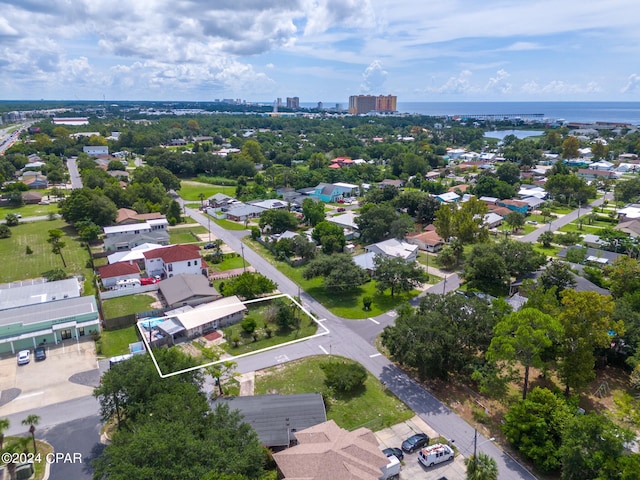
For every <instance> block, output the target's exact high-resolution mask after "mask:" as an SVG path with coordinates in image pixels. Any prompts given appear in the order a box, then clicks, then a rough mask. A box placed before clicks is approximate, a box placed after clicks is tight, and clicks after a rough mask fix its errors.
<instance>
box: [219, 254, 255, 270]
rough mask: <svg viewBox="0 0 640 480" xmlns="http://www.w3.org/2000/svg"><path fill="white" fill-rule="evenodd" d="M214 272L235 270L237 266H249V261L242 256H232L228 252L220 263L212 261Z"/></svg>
mask: <svg viewBox="0 0 640 480" xmlns="http://www.w3.org/2000/svg"><path fill="white" fill-rule="evenodd" d="M209 266H210V267H211V270H213V271H214V272H224V271H225V270H233V269H235V268H242V267H249V266H250V265H249V262H247V261H244V262H243V261H242V257H241V256H239V255H238V256H232V255H230V254H227V255H225V256H224V260H223V261H222V262H220V263H212V264H210V265H209Z"/></svg>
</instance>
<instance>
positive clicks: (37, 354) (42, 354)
mask: <svg viewBox="0 0 640 480" xmlns="http://www.w3.org/2000/svg"><path fill="white" fill-rule="evenodd" d="M33 357H34V358H35V359H36V362H39V361H41V360H44V359H45V358H47V350H46V349H45V348H44V347H38V348H36V349H35V350H34V351H33Z"/></svg>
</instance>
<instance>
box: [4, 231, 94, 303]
mask: <svg viewBox="0 0 640 480" xmlns="http://www.w3.org/2000/svg"><path fill="white" fill-rule="evenodd" d="M53 229H57V230H62V232H63V235H62V241H63V242H64V243H65V244H66V245H65V247H64V248H63V249H62V255H63V256H64V259H65V261H66V262H67V266H66V268H65V267H64V266H63V264H62V260H61V258H60V255H54V254H53V253H51V245H49V244H48V243H47V238H48V237H49V233H48V232H49V230H53ZM11 232H12V235H11V237H9V238H3V239H0V264H1V265H2V268H1V269H0V282H11V281H16V280H26V279H28V278H38V277H41V276H42V273H43V272H46V271H48V270H52V269H54V268H64V270H65V271H66V272H67V273H68V274H69V275H75V274H83V275H84V277H85V292H84V294H85V295H87V294H88V295H91V294H92V293H93V292H94V289H93V288H91V282H90V279H91V278H92V275H93V272H92V271H91V269H89V268H86V266H87V261H88V260H89V253H88V252H87V249H86V248H84V247H83V246H82V244H81V242H80V239H79V238H78V236H77V235H76V232H75V230H74V229H73V227H71V226H69V225H67V224H66V223H65V222H64V221H63V220H60V219H56V220H42V221H38V222H25V223H20V224H19V225H17V226H15V227H11ZM27 247H30V248H31V250H32V251H33V253H32V254H30V255H27V254H26V248H27Z"/></svg>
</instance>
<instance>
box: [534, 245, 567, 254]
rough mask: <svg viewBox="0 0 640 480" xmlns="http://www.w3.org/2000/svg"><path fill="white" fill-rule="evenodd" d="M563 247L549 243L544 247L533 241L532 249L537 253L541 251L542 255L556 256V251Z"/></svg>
mask: <svg viewBox="0 0 640 480" xmlns="http://www.w3.org/2000/svg"><path fill="white" fill-rule="evenodd" d="M563 248H564V247H557V246H554V245H551V246H550V247H549V248H545V247H543V246H542V245H541V244H540V243H537V242H536V243H534V244H533V249H534V250H535V251H536V252H538V253H542V254H544V255H546V256H547V257H557V256H558V252H559V251H560V250H562V249H563Z"/></svg>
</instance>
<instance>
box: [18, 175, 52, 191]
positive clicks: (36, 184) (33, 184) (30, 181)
mask: <svg viewBox="0 0 640 480" xmlns="http://www.w3.org/2000/svg"><path fill="white" fill-rule="evenodd" d="M22 183H24V184H25V185H27V186H28V187H29V188H30V189H32V190H42V189H44V188H49V181H48V180H47V177H44V176H43V175H33V176H31V175H30V176H27V177H26V178H24V177H23V179H22Z"/></svg>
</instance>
